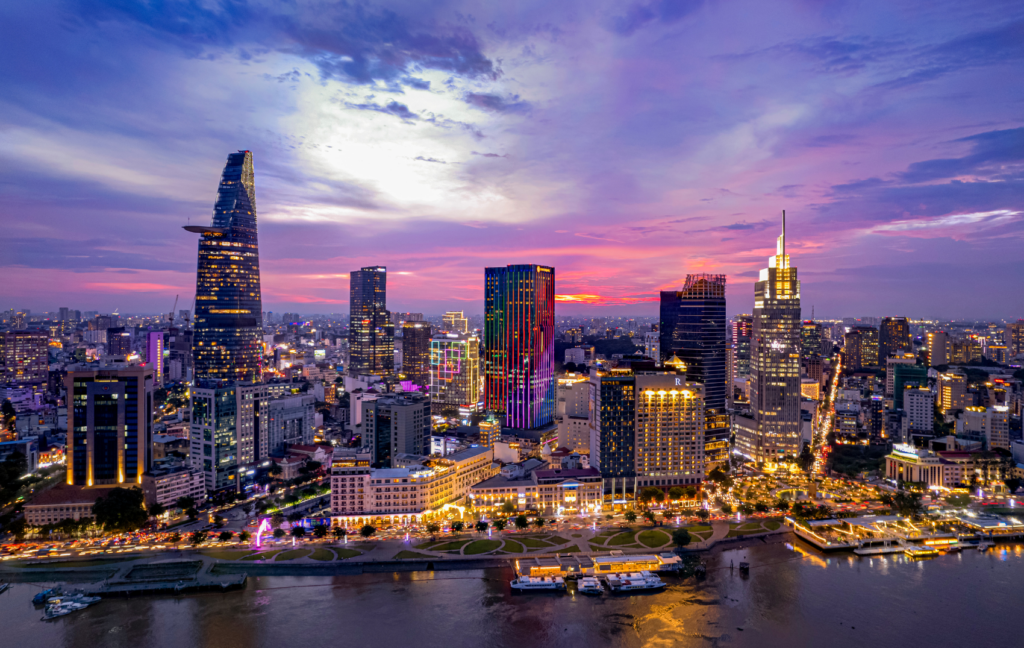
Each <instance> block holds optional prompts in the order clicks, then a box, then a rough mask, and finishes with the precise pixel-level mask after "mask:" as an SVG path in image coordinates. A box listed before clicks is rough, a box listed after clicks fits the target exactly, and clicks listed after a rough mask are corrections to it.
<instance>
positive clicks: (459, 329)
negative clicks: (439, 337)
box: [441, 311, 469, 333]
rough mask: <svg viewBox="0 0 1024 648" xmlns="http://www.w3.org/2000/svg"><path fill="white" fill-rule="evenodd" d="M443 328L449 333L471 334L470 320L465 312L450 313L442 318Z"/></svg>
mask: <svg viewBox="0 0 1024 648" xmlns="http://www.w3.org/2000/svg"><path fill="white" fill-rule="evenodd" d="M441 327H442V328H443V329H444V330H445V332H447V333H469V320H468V319H466V313H465V311H448V312H447V313H445V314H444V315H443V316H442V317H441Z"/></svg>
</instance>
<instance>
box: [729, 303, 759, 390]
mask: <svg viewBox="0 0 1024 648" xmlns="http://www.w3.org/2000/svg"><path fill="white" fill-rule="evenodd" d="M753 329H754V316H753V315H747V314H743V315H737V316H736V317H734V318H732V322H731V323H730V325H729V354H730V357H729V373H730V376H729V378H730V380H729V382H730V383H731V382H732V381H734V380H736V379H737V378H743V377H745V376H749V375H750V334H751V333H752V332H753ZM729 392H730V394H731V393H732V386H731V385H730V388H729Z"/></svg>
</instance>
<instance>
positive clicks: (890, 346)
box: [878, 317, 913, 366]
mask: <svg viewBox="0 0 1024 648" xmlns="http://www.w3.org/2000/svg"><path fill="white" fill-rule="evenodd" d="M912 349H913V346H911V343H910V324H909V323H908V322H907V318H906V317H886V318H883V319H882V325H881V326H880V327H879V328H878V364H879V365H880V366H885V361H886V360H887V359H888V358H890V357H892V356H895V355H901V354H903V353H904V352H905V351H910V350H912Z"/></svg>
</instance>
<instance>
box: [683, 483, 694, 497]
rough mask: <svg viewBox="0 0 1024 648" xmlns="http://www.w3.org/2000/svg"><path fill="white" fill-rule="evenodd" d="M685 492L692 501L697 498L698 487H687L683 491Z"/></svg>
mask: <svg viewBox="0 0 1024 648" xmlns="http://www.w3.org/2000/svg"><path fill="white" fill-rule="evenodd" d="M683 491H684V492H685V493H686V497H688V498H690V499H693V498H694V497H697V487H696V486H687V487H686V488H684V489H683Z"/></svg>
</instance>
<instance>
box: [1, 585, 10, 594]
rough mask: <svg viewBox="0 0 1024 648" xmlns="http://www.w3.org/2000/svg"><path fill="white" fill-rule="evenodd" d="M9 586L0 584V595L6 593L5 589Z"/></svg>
mask: <svg viewBox="0 0 1024 648" xmlns="http://www.w3.org/2000/svg"><path fill="white" fill-rule="evenodd" d="M10 586H11V584H10V583H0V594H3V593H4V592H6V591H7V588H8V587H10Z"/></svg>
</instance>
